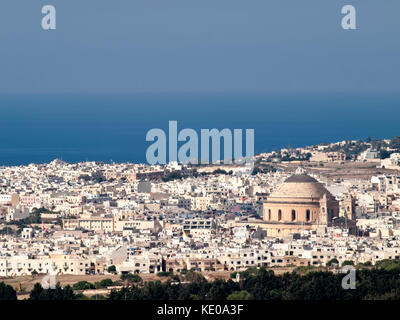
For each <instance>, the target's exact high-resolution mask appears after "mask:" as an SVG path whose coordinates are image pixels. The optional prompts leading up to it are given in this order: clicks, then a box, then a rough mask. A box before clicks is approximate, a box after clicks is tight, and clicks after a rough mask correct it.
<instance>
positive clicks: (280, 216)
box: [278, 209, 282, 221]
mask: <svg viewBox="0 0 400 320" xmlns="http://www.w3.org/2000/svg"><path fill="white" fill-rule="evenodd" d="M281 220H282V210H280V209H279V210H278V221H281Z"/></svg>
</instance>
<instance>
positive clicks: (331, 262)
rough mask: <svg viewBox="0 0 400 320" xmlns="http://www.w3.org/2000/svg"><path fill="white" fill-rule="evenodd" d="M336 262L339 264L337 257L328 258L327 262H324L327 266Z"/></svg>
mask: <svg viewBox="0 0 400 320" xmlns="http://www.w3.org/2000/svg"><path fill="white" fill-rule="evenodd" d="M334 263H335V264H337V265H339V261H338V259H336V258H333V259H331V260H329V261H328V262H327V263H326V266H327V267H330V266H331V265H332V264H334Z"/></svg>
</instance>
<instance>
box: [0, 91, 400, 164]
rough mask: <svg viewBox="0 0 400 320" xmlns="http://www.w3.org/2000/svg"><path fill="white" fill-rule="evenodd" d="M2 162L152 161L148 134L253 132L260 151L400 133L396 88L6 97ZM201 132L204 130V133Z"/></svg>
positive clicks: (0, 133) (0, 119)
mask: <svg viewBox="0 0 400 320" xmlns="http://www.w3.org/2000/svg"><path fill="white" fill-rule="evenodd" d="M0 115H1V116H0V166H4V165H7V166H14V165H27V164H30V163H48V162H51V161H52V160H54V159H56V158H57V159H61V160H63V161H66V162H72V163H75V162H81V161H103V162H105V163H111V162H132V163H146V150H147V148H148V147H149V145H151V144H152V142H148V141H146V134H147V132H148V131H149V130H151V129H153V128H160V129H163V130H165V132H166V133H167V134H168V123H169V121H171V120H176V121H177V122H178V131H179V130H181V129H184V128H192V129H194V130H196V131H197V132H198V133H200V129H212V128H216V129H219V130H221V129H224V128H228V129H231V130H233V129H243V131H244V130H245V129H254V130H255V153H261V152H270V151H273V150H278V149H280V148H286V147H288V146H289V147H292V148H294V147H304V146H308V145H313V144H319V143H329V142H335V141H342V140H359V139H362V140H365V139H367V138H368V137H371V138H372V139H383V138H392V137H394V136H400V94H394V93H379V94H373V93H367V94H366V93H351V94H350V93H326V94H325V93H300V94H299V93H290V94H288V93H273V94H271V93H269V94H267V93H243V94H240V93H232V94H231V93H180V94H177V93H140V94H139V93H138V94H130V95H128V94H118V95H117V94H112V95H111V94H97V95H94V94H93V95H91V94H80V95H77V94H59V95H1V96H0ZM199 136H200V134H199Z"/></svg>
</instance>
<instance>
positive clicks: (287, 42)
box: [0, 0, 400, 94]
mask: <svg viewBox="0 0 400 320" xmlns="http://www.w3.org/2000/svg"><path fill="white" fill-rule="evenodd" d="M47 4H51V5H54V6H55V7H56V9H57V30H55V31H43V30H42V29H41V18H42V15H41V8H42V6H44V5H47ZM345 4H352V5H354V6H355V7H356V9H357V26H358V30H351V31H345V30H343V29H342V28H341V24H340V21H341V17H342V15H341V12H340V11H341V8H342V6H343V5H345ZM399 15H400V1H398V0H385V1H379V0H347V1H342V0H329V1H322V0H301V1H300V0H268V1H267V0H113V1H110V0H68V1H66V0H46V1H42V0H18V1H16V0H1V3H0V93H1V94H21V93H135V92H253V91H257V92H337V91H339V92H341V91H346V92H399V90H400V86H399V84H400V81H399V80H400V79H399V74H400V72H399V71H400V59H399V57H400V38H399V31H400V19H398V17H399Z"/></svg>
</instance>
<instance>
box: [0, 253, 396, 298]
mask: <svg viewBox="0 0 400 320" xmlns="http://www.w3.org/2000/svg"><path fill="white" fill-rule="evenodd" d="M162 276H168V279H167V281H164V282H162V281H150V282H143V281H142V279H141V278H140V276H139V275H132V274H127V275H122V276H121V281H117V282H112V281H111V279H105V280H102V282H101V283H96V284H91V283H89V282H86V281H81V282H78V283H76V284H74V285H73V286H72V287H71V286H69V285H67V286H65V287H61V286H60V285H59V284H57V286H56V288H54V289H43V287H42V286H41V285H40V284H39V283H36V284H35V286H34V288H33V290H32V291H31V292H30V297H29V299H30V300H78V299H90V298H88V297H85V296H84V295H83V294H82V290H85V289H95V288H99V287H106V286H112V285H117V284H119V285H122V288H118V289H113V290H111V292H110V294H109V295H107V296H96V297H95V299H99V298H101V299H109V300H250V299H254V300H397V299H400V261H399V260H382V261H380V262H378V263H377V264H376V265H375V266H370V265H368V264H367V265H364V266H363V265H359V266H357V269H356V289H347V290H345V289H343V288H342V280H343V277H344V276H345V275H344V274H342V273H335V272H331V271H327V270H318V269H315V268H312V267H311V268H310V267H302V268H297V269H295V270H294V271H293V272H291V273H289V272H287V273H285V274H283V275H275V274H274V272H273V271H272V270H267V269H266V268H260V269H255V268H254V269H253V268H252V269H248V270H246V271H242V272H240V280H239V281H234V279H235V278H236V273H233V274H232V275H231V279H229V280H227V281H224V280H214V281H207V280H206V279H205V278H204V277H203V276H202V275H201V274H200V273H196V272H192V271H187V272H186V273H185V274H184V275H179V276H178V275H174V274H168V275H167V274H166V275H162ZM103 282H104V283H103ZM16 299H17V293H16V291H15V290H14V288H12V287H11V286H10V285H6V284H5V283H3V282H2V283H0V300H16Z"/></svg>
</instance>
